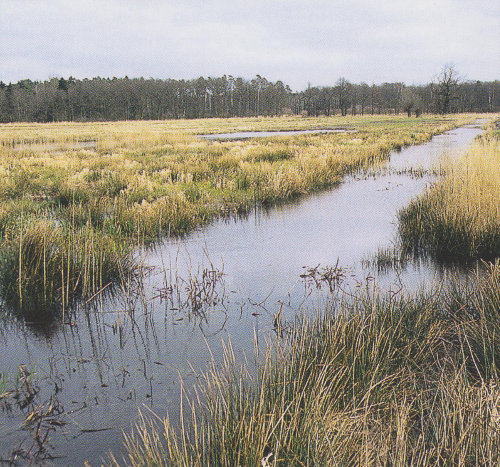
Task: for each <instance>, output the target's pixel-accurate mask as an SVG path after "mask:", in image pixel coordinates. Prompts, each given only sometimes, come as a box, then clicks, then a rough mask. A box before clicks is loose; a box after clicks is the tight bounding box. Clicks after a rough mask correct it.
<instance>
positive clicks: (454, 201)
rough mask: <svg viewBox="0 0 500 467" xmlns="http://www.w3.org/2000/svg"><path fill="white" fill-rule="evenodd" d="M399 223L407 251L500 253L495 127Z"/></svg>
mask: <svg viewBox="0 0 500 467" xmlns="http://www.w3.org/2000/svg"><path fill="white" fill-rule="evenodd" d="M399 222H400V227H399V232H400V237H401V240H402V244H403V248H404V249H405V250H406V251H411V252H414V253H423V254H430V255H432V256H435V257H438V258H440V259H443V260H450V259H462V260H463V259H474V258H484V259H494V258H497V257H499V256H500V138H499V137H498V136H495V134H494V132H493V131H492V128H490V129H489V131H488V132H487V133H486V134H485V136H484V137H483V138H482V139H481V140H480V141H477V142H476V143H475V144H474V145H473V146H472V147H471V149H470V150H469V151H468V152H467V154H466V155H465V157H464V158H462V159H461V160H460V161H458V162H457V163H456V164H454V165H453V166H452V167H451V168H450V169H449V170H448V171H447V173H446V176H445V177H444V179H443V180H442V181H440V182H439V183H437V184H436V185H434V186H433V187H431V188H430V189H429V190H428V191H427V192H426V193H425V194H424V195H422V196H420V197H419V198H417V199H416V200H414V201H413V202H412V203H411V204H410V205H409V206H408V207H407V208H405V209H403V210H402V211H401V212H400V213H399Z"/></svg>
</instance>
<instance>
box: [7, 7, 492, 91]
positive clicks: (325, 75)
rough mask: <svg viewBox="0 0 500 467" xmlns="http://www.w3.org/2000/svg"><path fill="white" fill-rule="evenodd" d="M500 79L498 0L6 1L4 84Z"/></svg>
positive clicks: (297, 85) (296, 84)
mask: <svg viewBox="0 0 500 467" xmlns="http://www.w3.org/2000/svg"><path fill="white" fill-rule="evenodd" d="M447 64H453V65H454V66H455V68H456V69H457V71H458V72H459V74H460V75H461V77H462V78H464V79H468V80H482V81H489V80H495V79H500V0H391V1H389V0H378V1H377V0H178V1H174V0H163V1H161V0H64V1H63V0H0V80H1V81H4V82H6V83H7V82H16V81H18V80H20V79H25V78H29V79H32V80H46V79H49V78H51V77H61V76H63V77H69V76H70V75H72V76H74V77H76V78H91V77H93V76H101V77H113V76H117V77H123V76H125V75H127V76H128V77H140V76H143V77H145V78H150V77H152V78H160V79H165V78H174V79H192V78H197V77H199V76H204V77H208V76H222V75H224V74H226V75H233V76H235V77H236V76H241V77H243V78H247V79H251V78H253V77H255V75H256V74H260V75H261V76H264V77H265V78H267V79H268V80H271V81H276V80H282V81H283V82H284V83H286V84H289V85H290V87H291V88H292V89H293V90H294V91H300V90H303V89H305V88H306V87H307V86H308V85H309V84H311V85H312V86H328V85H333V84H334V83H335V81H337V79H338V78H339V77H345V78H346V79H348V80H349V81H351V82H354V83H359V82H363V81H364V82H367V83H369V84H371V83H376V84H379V83H382V82H395V81H401V82H405V83H406V84H423V83H427V82H429V81H431V80H432V79H435V78H436V76H437V75H438V74H439V72H440V70H441V69H442V68H443V66H444V65H447Z"/></svg>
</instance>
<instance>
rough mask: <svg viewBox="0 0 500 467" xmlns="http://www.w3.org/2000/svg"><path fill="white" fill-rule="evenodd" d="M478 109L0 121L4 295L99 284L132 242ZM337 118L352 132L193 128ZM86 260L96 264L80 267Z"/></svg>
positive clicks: (351, 164) (242, 206)
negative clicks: (263, 133) (246, 136)
mask: <svg viewBox="0 0 500 467" xmlns="http://www.w3.org/2000/svg"><path fill="white" fill-rule="evenodd" d="M474 118H475V116H471V115H454V116H450V117H447V118H443V117H442V116H439V117H437V116H428V117H425V118H420V119H408V118H406V117H399V116H375V117H373V116H372V117H366V116H358V117H349V118H340V117H328V118H326V117H321V118H306V119H303V118H297V117H287V118H263V119H206V120H198V121H193V120H191V121H182V120H181V121H166V122H113V123H99V124H96V123H92V124H83V123H58V124H6V125H0V201H1V203H0V234H1V235H2V241H1V245H0V250H1V251H0V256H1V257H2V258H3V264H4V268H3V270H4V271H5V273H4V274H3V275H2V277H1V278H0V294H1V296H3V297H4V299H6V298H8V299H9V300H11V298H12V299H14V297H15V296H16V294H17V300H18V301H19V302H20V301H21V299H22V297H23V296H26V295H27V294H28V293H29V290H30V287H32V285H33V284H34V282H33V281H35V282H37V284H42V283H43V284H44V286H43V287H44V288H45V289H47V290H44V293H42V294H39V296H41V297H45V296H50V297H60V298H61V299H63V297H64V299H65V300H66V298H67V297H68V296H70V295H72V294H73V295H75V296H76V295H78V293H83V294H86V295H88V294H91V293H95V292H96V288H99V287H101V285H102V282H106V281H107V280H108V278H109V277H111V276H113V275H114V274H111V271H112V270H113V271H114V270H119V269H120V266H119V264H115V265H114V266H113V265H112V263H114V262H116V261H118V259H120V261H121V260H122V259H123V257H122V254H123V253H126V252H127V251H129V252H130V251H131V250H132V249H133V247H134V245H137V244H142V243H145V242H152V241H154V240H157V239H158V238H160V237H161V236H162V235H182V234H184V233H186V232H188V231H190V230H191V229H193V228H195V227H196V226H199V225H200V224H204V223H206V222H208V221H210V220H211V219H214V218H215V217H217V216H226V215H230V214H232V213H236V214H240V213H244V212H246V211H248V210H249V209H250V208H251V207H252V206H254V205H255V203H273V202H277V201H281V200H286V199H289V198H292V197H295V196H298V195H301V194H304V193H309V192H311V191H314V190H318V189H321V188H323V187H326V186H331V185H333V184H335V183H338V182H339V181H340V180H341V178H342V176H343V175H345V174H346V173H349V172H351V171H353V170H357V169H359V168H363V167H368V166H372V165H374V164H377V163H380V162H381V161H383V160H384V159H385V158H386V157H387V156H388V154H389V152H390V150H392V149H394V148H398V147H402V146H406V145H410V144H415V143H420V142H423V141H426V140H428V139H429V138H430V137H431V136H432V135H434V134H436V133H441V132H443V131H445V130H448V129H450V128H453V127H455V126H458V125H460V124H463V123H467V122H469V121H471V120H473V119H474ZM339 125H342V126H344V127H345V126H347V127H349V128H350V129H355V130H357V131H355V132H353V133H332V134H318V135H302V136H292V137H278V136H276V137H272V138H268V139H265V138H261V139H256V140H249V141H226V142H217V141H206V140H201V139H199V138H197V137H196V136H195V135H196V134H201V133H211V132H227V131H238V130H273V129H275V130H286V129H311V128H332V127H333V128H335V127H338V126H339ZM42 226H45V227H43V228H42ZM47 226H52V227H47ZM27 242H28V243H27ZM47 242H48V243H47ZM35 245H36V246H35ZM18 250H19V251H18ZM47 255H49V256H47ZM16 258H18V259H17V260H16ZM32 264H33V265H34V266H32ZM49 270H50V271H49ZM90 270H92V271H97V272H92V274H90V275H89V276H88V277H87V276H86V275H84V276H83V277H82V276H81V274H80V271H90ZM9 271H10V274H9ZM68 271H69V272H68ZM72 271H75V272H72ZM85 274H86V273H85ZM35 278H36V279H35ZM59 278H60V280H59ZM96 278H97V279H96ZM63 282H64V283H65V284H66V285H65V286H64V287H63V285H62V284H63ZM49 288H50V289H51V290H48V289H49ZM35 290H37V291H38V290H39V288H35ZM72 291H73V292H72Z"/></svg>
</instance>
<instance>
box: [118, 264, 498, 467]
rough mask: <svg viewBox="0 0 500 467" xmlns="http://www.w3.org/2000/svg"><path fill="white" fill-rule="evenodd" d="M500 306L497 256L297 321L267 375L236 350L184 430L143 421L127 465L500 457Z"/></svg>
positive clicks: (267, 365)
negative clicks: (445, 277)
mask: <svg viewBox="0 0 500 467" xmlns="http://www.w3.org/2000/svg"><path fill="white" fill-rule="evenodd" d="M499 313H500V264H499V263H497V264H496V265H490V266H489V267H488V271H487V273H486V274H481V275H477V276H475V278H474V279H473V280H471V281H470V282H468V284H467V286H465V285H464V284H463V283H460V282H458V281H455V282H453V281H451V283H450V284H449V285H448V286H446V287H445V288H443V289H442V290H435V291H432V292H429V293H426V294H421V295H418V296H416V297H413V298H408V297H406V298H405V297H401V296H398V295H396V296H394V295H387V296H372V297H367V296H361V295H358V296H356V297H355V298H354V299H349V300H347V301H346V302H345V303H342V304H340V305H337V306H336V307H332V309H329V310H327V312H325V313H323V314H322V316H321V317H318V318H316V319H305V320H303V321H302V322H301V323H299V324H298V325H297V326H296V327H295V328H294V329H295V330H294V331H292V332H291V334H290V335H289V336H288V338H286V339H284V340H281V341H278V343H277V344H276V346H274V347H273V350H272V351H271V350H270V351H269V354H268V355H267V358H266V359H265V361H264V362H263V363H262V364H261V365H260V367H259V371H258V374H257V375H255V374H254V373H247V372H245V367H244V366H239V365H237V364H236V363H235V361H234V357H233V355H232V353H231V350H230V349H228V353H227V358H226V362H225V365H224V366H223V368H222V369H221V368H219V369H216V368H214V369H213V370H212V371H211V372H209V373H207V374H206V375H205V377H204V379H203V382H202V383H201V393H202V394H203V397H202V398H198V399H196V398H194V402H191V403H190V404H189V405H188V406H187V407H188V408H187V410H186V413H187V414H188V415H186V419H185V420H183V422H182V423H181V430H180V433H178V432H176V431H175V430H173V429H172V427H171V425H170V424H169V422H168V420H166V421H164V422H163V424H162V425H161V426H158V425H156V427H154V428H152V427H151V426H148V425H147V424H145V425H144V426H143V427H141V428H139V429H138V430H137V431H136V433H135V434H134V435H132V436H129V437H128V438H127V447H128V458H127V459H126V464H127V465H135V466H143V465H148V466H149V465H151V466H152V465H176V466H177V465H184V466H233V465H282V466H285V465H422V466H424V465H450V466H451V465H453V466H454V465H498V463H499V462H500V449H499V446H500V386H499V384H500V380H499V376H500V374H499V371H500V320H499V318H500V316H499ZM202 401H204V402H202ZM267 456H269V458H268V463H267V464H266V463H261V462H262V459H263V458H265V457H267ZM115 462H116V463H118V462H117V461H115Z"/></svg>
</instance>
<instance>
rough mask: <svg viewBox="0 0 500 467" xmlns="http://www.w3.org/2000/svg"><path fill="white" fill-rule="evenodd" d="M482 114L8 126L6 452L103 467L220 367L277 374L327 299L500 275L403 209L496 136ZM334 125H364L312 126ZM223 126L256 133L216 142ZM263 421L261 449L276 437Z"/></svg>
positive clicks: (181, 411)
mask: <svg viewBox="0 0 500 467" xmlns="http://www.w3.org/2000/svg"><path fill="white" fill-rule="evenodd" d="M479 118H481V116H477V115H459V116H453V117H450V118H443V117H442V116H440V117H433V116H429V117H422V118H420V119H408V118H403V117H397V116H394V115H392V116H375V117H352V118H349V120H348V121H347V122H346V121H345V119H341V118H335V117H333V118H326V117H325V118H318V119H315V118H310V119H309V118H307V119H304V118H275V119H261V120H259V119H229V120H217V119H207V120H206V121H205V120H201V121H197V122H193V121H175V122H165V123H162V122H126V123H125V122H124V123H116V124H101V125H99V124H58V125H57V124H53V125H51V124H47V125H29V124H25V125H24V124H22V125H2V126H1V128H0V140H1V144H0V152H1V155H2V167H1V176H2V188H1V189H0V193H1V197H2V200H3V205H2V211H1V213H0V220H1V228H2V233H3V242H2V256H1V260H2V267H1V271H0V281H1V294H2V310H1V313H2V317H1V320H0V355H1V360H0V373H1V375H2V379H1V380H0V407H1V409H2V411H1V413H0V457H1V458H2V460H7V461H9V462H12V463H16V462H18V463H21V464H22V463H42V464H44V463H45V464H48V465H52V464H54V465H68V464H71V465H83V463H84V462H85V461H89V463H90V464H91V465H98V464H99V462H100V460H101V459H105V458H106V456H107V453H108V452H109V451H112V452H113V453H114V456H115V458H116V459H121V458H122V457H123V456H129V457H128V461H129V462H130V463H131V464H134V463H135V464H137V465H139V464H140V463H141V461H140V458H141V456H142V457H143V458H147V456H148V455H150V454H151V455H152V453H153V451H154V449H152V448H151V446H149V450H148V449H147V447H148V441H147V439H146V438H145V437H144V436H143V437H142V438H141V436H140V435H139V436H138V437H137V438H129V443H128V445H127V446H126V447H125V446H124V444H123V433H131V432H134V430H137V429H136V428H135V425H136V424H137V423H139V425H140V423H141V420H142V419H143V418H142V417H145V418H146V419H153V420H154V419H156V417H159V418H160V419H163V418H164V417H167V416H168V419H169V424H168V429H165V431H166V435H167V438H168V436H172V438H171V439H174V438H175V435H174V434H171V432H170V431H169V430H172V431H173V432H175V433H179V432H181V433H182V432H183V430H184V425H183V423H181V420H184V419H183V415H184V416H186V414H185V412H186V410H187V412H189V410H188V409H189V407H191V405H190V404H191V403H188V402H186V401H196V400H197V398H198V397H200V396H199V395H198V396H197V394H199V393H198V392H197V391H198V389H197V387H198V385H199V384H200V382H201V383H203V382H205V381H207V379H208V380H209V382H208V385H209V386H210V381H212V383H213V385H214V386H217V385H218V384H221V385H223V386H224V385H225V384H228V385H229V386H231V385H230V384H229V383H230V381H231V380H230V379H224V377H222V376H221V373H219V372H218V371H219V369H220V368H222V369H223V370H224V369H228V368H232V370H231V371H235V370H234V369H235V368H240V365H244V366H245V369H244V370H241V373H242V374H246V373H249V374H250V375H253V374H259V372H260V371H263V370H262V367H260V365H261V364H262V362H264V365H267V366H266V367H265V368H266V370H265V371H264V375H266V374H268V373H266V371H268V372H269V371H271V373H272V371H273V370H269V368H271V365H272V358H270V357H269V354H268V352H269V346H270V345H271V348H274V347H273V345H274V344H273V343H275V342H276V341H280V342H281V341H282V340H286V337H287V335H291V336H293V335H294V332H295V331H294V330H295V329H301V328H302V329H312V330H316V331H318V329H319V328H318V326H319V324H317V322H316V324H308V322H309V321H308V320H313V321H314V318H315V317H316V316H317V314H318V310H334V311H332V314H335V313H337V314H341V312H340V311H339V309H338V307H339V306H340V305H339V303H344V302H346V301H347V302H349V297H360V296H362V297H364V298H366V297H371V298H372V299H373V300H376V298H374V297H377V296H378V294H382V296H390V297H397V299H398V300H399V297H404V298H401V300H402V301H404V300H409V298H408V297H410V296H413V295H415V294H418V293H420V292H421V291H422V290H424V291H432V290H436V289H439V288H443V287H445V285H446V284H447V283H448V281H449V279H450V277H451V276H453V277H454V279H453V280H454V281H458V283H459V284H463V283H468V282H469V281H470V282H472V279H471V277H472V276H474V275H475V274H478V275H479V276H481V277H483V276H486V277H489V278H490V279H489V280H490V281H493V282H492V283H493V286H492V287H491V288H490V289H491V290H494V286H495V283H496V282H495V281H498V271H496V272H495V270H493V272H491V271H490V269H491V268H492V266H491V265H490V266H485V265H483V266H478V265H477V264H476V263H466V264H465V266H464V264H463V263H462V264H455V263H451V264H450V263H449V262H443V261H441V260H442V258H439V257H438V258H436V257H435V255H433V254H432V251H433V250H432V249H431V250H429V251H426V254H424V255H419V254H417V252H416V251H411V252H410V251H409V250H411V248H404V247H403V246H402V245H401V243H400V242H401V240H400V239H399V235H400V216H401V214H400V213H401V212H402V210H404V209H405V208H407V207H408V206H409V205H411V203H412V202H414V200H415V199H417V197H418V196H419V195H422V193H427V192H429V189H430V187H431V186H434V184H436V183H439V182H438V180H439V177H441V176H443V175H445V174H447V173H449V172H451V169H450V166H452V164H454V163H456V161H458V160H461V158H463V157H465V156H466V154H467V151H468V150H469V149H470V146H471V145H473V144H480V143H478V142H477V141H476V142H475V140H477V139H478V138H482V140H483V141H484V139H485V136H484V134H485V132H487V136H486V139H487V140H488V141H491V140H494V139H495V138H496V136H495V134H494V130H493V129H492V126H491V122H493V121H494V119H493V118H484V117H482V119H481V120H478V119H479ZM340 122H342V124H343V125H345V127H348V128H349V129H350V130H352V131H349V132H345V131H330V132H327V133H316V131H320V130H318V128H337V127H338V126H339V125H340V124H341V123H340ZM488 125H490V126H488ZM290 129H292V130H294V131H295V130H297V131H298V132H299V133H300V131H308V132H309V131H314V133H313V132H311V133H302V134H298V133H297V134H293V135H290V134H285V133H287V131H289V130H290ZM228 130H230V131H232V132H235V133H233V134H236V132H237V131H239V132H247V131H248V132H249V131H254V130H258V131H257V133H256V134H255V136H257V137H258V138H257V139H253V138H250V139H245V140H244V141H242V140H241V139H240V138H241V134H239V135H238V134H237V138H238V139H237V140H236V139H235V140H232V139H229V140H227V141H226V140H225V139H226V138H220V136H221V134H225V133H224V132H227V131H228ZM265 130H271V131H270V133H272V134H269V135H268V134H267V133H265ZM199 134H207V135H208V134H209V135H215V136H219V138H217V140H206V141H205V140H200V139H199V138H198V137H197V135H199ZM245 134H247V136H245V138H246V137H248V133H245ZM264 135H265V137H263V136H264ZM219 139H221V140H219ZM222 139H224V140H222ZM492 144H493V143H492ZM496 144H497V145H498V143H496ZM492 151H493V152H494V151H498V149H492ZM479 152H480V153H481V154H482V153H483V152H484V151H481V150H479ZM495 154H496V156H492V158H491V162H490V164H491V167H496V166H495V164H498V152H496V153H495ZM495 157H496V159H495ZM496 170H498V169H496ZM455 172H456V171H455ZM487 182H488V186H490V187H493V186H494V185H493V184H492V183H494V182H491V181H487ZM495 189H496V188H495ZM495 196H498V192H493V195H492V201H491V206H495V199H498V198H495ZM496 206H497V207H498V204H497V205H496ZM473 209H474V208H469V210H473ZM488 209H490V210H491V209H494V208H491V207H490V208H488ZM488 215H489V214H488ZM495 216H497V217H495ZM497 219H498V213H493V214H491V225H492V227H489V229H490V230H492V231H493V232H495V231H497V230H495V229H497V228H498V224H495V223H496V222H498V221H497ZM497 235H498V234H497ZM495 241H496V240H493V241H492V242H493V243H492V244H493V245H495V243H494V242H495ZM434 248H436V247H434ZM492 248H493V251H494V255H493V256H495V251H496V255H497V256H498V249H497V250H495V248H496V247H494V246H493V247H492ZM403 250H404V251H405V254H403V253H402V251H403ZM489 259H490V260H491V257H490V258H489ZM488 268H490V269H488ZM488 274H490V275H489V276H488ZM474 277H475V276H474ZM457 278H458V279H457ZM478 280H483V279H478ZM486 280H488V279H486ZM483 286H484V284H483ZM484 287H485V286H484ZM484 290H488V289H484ZM483 296H487V293H486V292H485V294H483ZM356 300H357V299H354V303H356ZM350 303H351V302H350ZM371 303H373V302H371ZM405 303H406V302H405ZM351 305H352V303H351ZM405 306H406V308H407V309H408V310H409V309H410V308H411V305H410V304H409V303H406V305H405ZM497 311H498V310H497ZM374 315H377V313H374ZM356 316H357V315H356ZM360 316H361V315H359V316H358V318H359V319H361V317H360ZM408 316H411V317H412V318H411V319H413V318H414V315H412V314H411V313H410V312H408ZM417 318H418V317H417ZM417 318H415V319H417ZM363 319H364V318H363ZM301 323H302V326H301ZM358 324H359V326H360V328H362V327H363V325H362V323H361V322H358ZM365 324H366V323H365ZM329 325H330V326H332V324H331V323H330V324H329ZM309 326H312V328H310V327H309ZM315 326H316V327H315ZM344 331H346V330H344ZM318 332H320V331H318ZM391 332H392V331H391ZM387 334H390V333H389V331H388V332H387ZM345 335H348V333H347V331H346V332H345ZM394 338H395V337H394ZM294 339H295V340H294V343H292V344H290V345H291V346H292V349H295V350H297V352H298V354H300V347H297V348H295V347H294V345H299V344H300V342H302V341H301V339H300V338H297V336H296V335H295V337H294ZM297 342H298V343H299V344H297ZM285 347H287V348H288V349H289V346H288V345H285ZM281 351H282V348H281V347H280V345H278V346H277V350H276V349H275V352H276V353H277V354H278V355H279V354H280V352H281ZM420 364H421V363H420ZM231 365H235V366H231ZM354 367H355V365H354V366H353V368H354ZM259 368H260V369H259ZM284 368H286V365H285V366H284ZM207 372H208V374H209V375H210V374H212V377H213V379H212V380H210V378H209V377H207ZM210 372H213V373H210ZM488 376H491V377H492V378H493V377H494V376H495V375H494V374H493V373H491V374H490V373H488ZM287 377H288V376H287ZM294 378H295V376H294ZM264 379H265V378H264ZM264 379H263V380H262V381H264ZM317 381H321V376H320V375H319V376H318V378H317ZM382 386H383V385H382ZM309 390H310V388H309V389H308V391H309ZM316 390H318V388H316ZM481 390H484V391H486V392H487V389H485V388H482V389H481ZM488 390H489V389H488ZM490 393H491V394H490ZM490 393H488V394H489V395H490V396H491V397H493V395H494V394H493V393H492V392H491V391H490ZM207 394H208V395H207ZM207 394H206V395H205V396H206V397H208V400H209V401H210V400H211V399H210V391H208V393H207ZM488 394H486V395H485V398H487V397H489V396H488ZM202 399H203V398H202ZM213 400H217V396H215V399H213ZM182 401H184V405H183V402H182ZM365 402H366V401H365ZM303 403H304V401H302V402H301V404H303ZM186 404H187V405H186ZM208 406H209V407H210V402H209V403H208ZM403 409H404V410H406V409H407V407H402V408H401V410H403ZM208 410H209V411H210V410H211V409H210V408H209V409H208ZM266 410H267V411H266V414H267V416H270V415H269V414H272V413H273V412H272V411H271V410H270V409H269V410H268V409H266ZM347 410H348V407H342V408H341V410H340V409H339V412H338V413H337V415H336V416H337V417H340V415H339V414H341V413H342V411H347ZM356 410H357V409H356ZM285 412H286V411H285ZM141 413H142V415H140V414H141ZM210 413H211V416H212V417H213V418H214V419H215V423H217V419H216V418H215V415H214V414H217V413H218V412H217V411H215V412H210ZM276 413H279V411H278V412H276ZM345 413H347V412H345ZM153 414H155V415H153ZM330 415H331V414H330ZM280 417H281V416H278V420H279V421H280V423H281V422H283V420H285V419H287V417H285V416H284V415H283V417H281V418H280ZM186 418H187V419H189V418H190V416H189V415H188V416H187V417H186ZM201 418H202V417H201ZM271 418H272V416H271ZM340 418H341V417H340ZM348 418H349V417H346V419H348ZM292 420H293V418H292ZM351 420H352V418H351ZM230 421H231V420H229V421H228V420H226V422H225V423H226V426H227V427H229V426H230ZM275 422H276V420H275ZM330 422H331V423H332V424H333V422H332V421H331V420H330ZM186 423H187V422H186ZM200 423H201V422H200ZM271 425H272V424H271ZM195 426H196V425H195ZM276 426H278V422H276ZM344 428H345V430H348V429H349V428H348V427H347V426H345V427H344ZM351 428H352V427H351ZM191 429H192V428H191ZM335 430H337V431H342V430H340V429H338V428H335ZM335 430H334V431H335ZM345 430H344V431H345ZM269 431H270V434H269V432H268V433H267V434H266V435H265V436H264V437H263V438H262V439H261V440H260V441H259V445H258V449H256V452H255V453H253V454H252V455H254V456H256V457H255V459H254V460H256V461H259V460H260V457H262V456H263V455H264V453H265V448H266V447H268V449H271V451H272V452H275V453H276V451H277V449H278V446H279V442H278V441H275V442H271V441H270V440H271V439H273V436H277V434H275V429H273V428H272V427H271V428H270V430H269ZM207 432H208V430H207ZM353 432H355V430H353ZM139 433H140V431H139ZM190 433H191V436H193V432H192V431H191V432H190ZM330 435H331V433H330ZM330 435H328V436H330ZM322 436H324V433H323V435H322ZM201 438H203V437H201ZM344 441H345V440H344ZM214 445H216V443H214ZM285 445H286V443H283V446H285ZM269 446H271V447H269ZM244 448H245V449H248V450H249V451H251V446H250V447H249V446H245V447H244ZM141 449H142V450H141ZM301 449H302V448H301ZM260 451H262V453H261V452H260ZM284 451H285V452H286V449H285V450H284ZM162 452H163V455H165V456H166V455H167V450H164V451H162ZM243 452H244V449H242V453H243ZM330 454H331V453H330ZM203 455H208V454H206V453H205V451H204V454H203ZM210 455H212V454H210ZM242 455H243V454H242ZM283 455H284V454H283ZM332 455H333V454H332ZM175 456H180V454H179V452H176V451H175V449H174V450H168V457H170V458H171V459H177V458H176V457H175ZM186 456H187V454H186ZM193 456H195V457H193V458H198V459H205V461H206V459H208V458H209V457H203V456H201V455H200V456H198V457H196V454H193ZM259 456H260V457H259ZM193 458H190V459H191V461H192V459H193ZM292 458H293V457H288V458H287V459H288V461H290V459H292ZM333 458H334V457H333ZM210 459H212V462H213V463H216V462H215V461H214V460H213V458H210ZM245 459H246V461H248V459H250V457H246V458H245ZM252 459H253V458H252ZM321 459H322V460H324V459H325V458H321ZM329 459H330V460H331V459H332V458H329ZM233 460H234V459H233ZM108 461H109V458H108ZM239 461H240V462H241V459H240V460H239ZM103 462H106V461H103ZM109 462H111V461H109ZM116 462H117V463H120V462H121V461H119V460H118V461H116ZM199 462H200V465H203V464H202V461H201V460H199ZM225 462H226V464H225V465H231V463H230V462H229V461H228V460H226V461H224V462H222V461H221V462H220V463H221V464H223V465H224V463H225ZM235 462H237V461H235ZM283 462H286V461H285V460H283ZM127 463H128V462H127ZM176 463H178V464H179V465H181V464H182V463H185V465H189V463H190V462H188V460H187V458H182V459H181V457H179V458H178V459H177V462H176Z"/></svg>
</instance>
